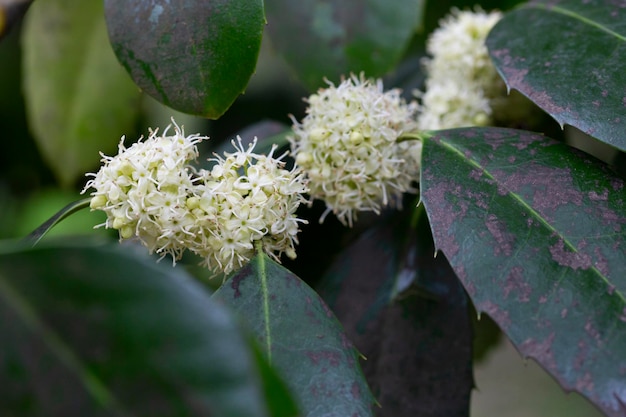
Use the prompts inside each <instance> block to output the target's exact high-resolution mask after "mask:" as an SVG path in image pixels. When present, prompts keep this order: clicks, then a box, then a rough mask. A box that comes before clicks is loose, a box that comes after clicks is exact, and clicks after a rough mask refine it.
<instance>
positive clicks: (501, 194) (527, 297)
mask: <svg viewBox="0 0 626 417" xmlns="http://www.w3.org/2000/svg"><path fill="white" fill-rule="evenodd" d="M422 163H423V165H422V177H421V187H422V199H423V202H424V205H425V206H426V210H427V212H428V216H429V218H430V221H431V224H432V230H433V234H434V237H435V243H436V246H437V248H438V249H440V250H441V251H443V252H444V254H445V255H446V256H447V257H448V259H449V260H450V264H451V265H452V267H453V268H454V269H455V271H456V273H457V275H458V276H459V278H460V279H461V281H462V282H463V284H464V285H465V288H466V289H467V292H468V294H469V295H470V296H471V298H472V299H473V301H474V303H475V305H476V308H477V310H478V311H479V312H486V313H487V314H489V315H490V316H491V317H492V318H493V319H494V320H495V321H496V322H497V323H498V325H499V326H500V327H501V328H502V330H503V331H504V332H505V333H506V334H507V336H508V337H509V338H510V339H511V340H512V341H513V343H515V345H516V346H517V348H518V349H519V350H520V352H521V353H522V354H524V355H526V356H529V357H532V358H534V359H536V360H537V361H538V362H539V363H540V364H541V365H542V366H543V367H544V368H545V369H546V370H547V371H548V372H550V373H551V374H552V375H553V376H554V377H555V378H556V379H557V380H558V381H559V382H560V384H561V385H562V386H563V387H564V388H565V389H566V390H575V391H578V392H580V393H582V394H583V395H585V396H586V397H588V398H589V399H590V400H591V401H592V402H594V403H595V404H596V405H597V406H598V407H599V408H600V409H602V410H603V411H604V412H605V413H606V414H607V415H609V416H623V415H624V412H625V411H626V408H625V404H626V301H625V294H626V274H624V271H626V188H625V187H624V181H623V180H621V179H620V178H618V177H616V176H615V175H614V174H613V173H612V172H610V171H609V170H608V169H607V168H606V167H605V166H604V165H603V164H602V163H600V162H599V161H597V160H595V159H592V158H591V157H589V156H587V155H585V154H583V153H582V152H579V151H576V150H574V149H571V148H569V147H567V146H566V145H564V144H562V143H559V142H556V141H553V140H552V139H549V138H546V137H544V136H542V135H538V134H534V133H530V132H523V131H517V130H507V129H497V128H484V129H480V128H472V129H458V130H449V131H442V132H438V133H436V134H435V136H433V137H432V138H427V139H426V140H425V143H424V150H423V160H422Z"/></svg>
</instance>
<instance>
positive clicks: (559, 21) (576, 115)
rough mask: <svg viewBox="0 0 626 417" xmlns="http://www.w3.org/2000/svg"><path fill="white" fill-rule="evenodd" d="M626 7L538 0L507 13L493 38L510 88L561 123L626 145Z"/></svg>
mask: <svg viewBox="0 0 626 417" xmlns="http://www.w3.org/2000/svg"><path fill="white" fill-rule="evenodd" d="M622 10H623V6H622V8H620V7H619V6H618V5H616V4H613V3H611V2H608V1H600V0H595V1H590V2H580V1H574V0H560V1H547V0H543V1H538V2H532V3H529V4H528V5H525V6H524V7H522V8H520V9H518V10H515V11H513V12H511V13H509V14H507V15H506V16H505V17H504V19H502V20H501V21H500V22H499V23H498V25H497V26H496V27H495V28H494V29H493V31H492V32H491V33H490V35H489V38H488V39H487V45H488V47H489V50H490V54H491V57H492V58H493V60H494V63H495V64H496V66H497V67H498V70H499V71H500V74H502V77H503V78H504V80H505V81H506V83H507V85H508V86H509V87H510V88H513V89H516V90H519V91H520V92H522V94H524V95H525V96H527V97H528V98H530V99H531V100H532V101H534V102H535V104H537V105H538V106H539V107H541V108H542V109H544V110H545V111H546V112H547V113H548V114H550V115H551V116H552V117H554V118H555V119H556V121H557V122H559V124H560V125H561V126H562V125H564V124H569V125H572V126H575V127H577V128H578V129H580V130H582V131H583V132H585V133H588V134H589V135H591V136H593V137H595V138H597V139H600V140H601V141H603V142H606V143H608V144H610V145H613V146H615V147H617V148H619V149H621V150H626V138H625V137H624V131H625V130H626V118H625V117H623V114H624V109H625V108H626V101H625V97H624V85H626V71H624V60H623V56H624V53H625V52H626V26H625V25H624V17H623V11H622ZM557 28H558V29H557Z"/></svg>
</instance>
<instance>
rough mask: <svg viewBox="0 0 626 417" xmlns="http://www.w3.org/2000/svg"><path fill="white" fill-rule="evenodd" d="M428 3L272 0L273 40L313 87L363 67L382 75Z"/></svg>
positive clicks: (269, 6)
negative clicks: (296, 0)
mask: <svg viewBox="0 0 626 417" xmlns="http://www.w3.org/2000/svg"><path fill="white" fill-rule="evenodd" d="M423 3H424V2H423V1H415V0H399V1H398V0H396V1H392V2H390V1H387V0H367V1H365V0H349V1H346V0H343V1H341V0H333V1H320V0H303V1H298V2H294V1H290V0H267V1H266V2H265V7H266V11H267V17H268V30H269V34H270V36H271V38H272V44H273V45H274V46H275V47H276V48H277V49H278V51H279V52H280V53H281V54H282V55H283V57H284V58H285V60H286V61H287V63H288V64H289V65H290V66H291V67H292V68H293V69H294V70H295V72H296V75H297V76H298V78H299V79H300V80H301V81H302V82H304V84H305V85H306V86H307V87H308V88H309V89H310V90H315V89H316V88H317V87H320V86H323V85H325V84H324V77H326V78H328V79H329V80H331V81H334V82H337V81H339V79H340V76H341V75H348V74H349V73H350V72H355V73H358V72H361V71H364V72H365V74H366V75H367V76H370V77H379V76H382V75H384V74H385V73H386V72H388V71H390V70H391V69H392V68H393V67H394V65H395V64H396V63H397V62H398V61H399V60H400V58H401V57H402V53H403V52H404V51H405V49H406V47H407V46H408V42H409V40H410V38H411V36H412V35H413V33H414V31H415V29H416V28H417V27H418V26H419V23H420V22H419V17H420V16H421V10H422V7H423Z"/></svg>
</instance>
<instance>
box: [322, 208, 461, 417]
mask: <svg viewBox="0 0 626 417" xmlns="http://www.w3.org/2000/svg"><path fill="white" fill-rule="evenodd" d="M409 204H410V205H409ZM407 206H408V207H407V209H406V211H405V212H404V213H402V215H398V214H399V213H386V214H387V215H386V216H385V218H384V219H381V220H382V221H380V222H378V223H377V224H376V225H375V226H373V227H371V228H369V229H367V230H366V231H364V232H363V233H362V234H361V236H359V238H358V239H356V240H355V241H354V242H353V243H352V244H351V245H349V246H348V247H347V248H346V249H345V250H344V251H343V252H342V253H341V256H339V257H338V258H337V260H336V261H335V262H334V263H333V265H332V266H331V267H330V268H329V271H328V273H327V274H326V275H325V276H324V279H323V280H322V282H321V283H320V285H319V287H318V288H319V291H320V294H321V295H322V296H323V297H324V298H325V299H327V300H329V301H330V302H331V304H330V306H331V308H332V309H333V311H335V312H336V314H337V316H338V318H339V319H340V320H341V322H342V323H343V324H344V326H345V328H346V332H347V334H348V335H349V337H350V339H351V340H353V341H354V343H355V345H356V346H357V348H358V349H359V351H360V352H361V353H362V354H363V355H364V356H365V357H366V358H367V361H364V362H363V370H364V372H365V375H366V377H367V381H368V383H369V385H370V387H371V388H372V391H373V392H374V394H375V397H376V398H377V400H378V401H379V402H380V403H381V405H382V407H381V409H380V410H379V412H378V413H377V415H379V416H382V417H387V416H388V417H410V416H416V415H423V414H425V413H427V412H428V410H437V412H438V413H439V415H445V416H463V415H467V410H468V406H469V402H470V392H471V390H472V386H473V376H472V366H471V365H472V329H471V322H470V321H471V320H470V316H469V315H468V314H467V313H468V304H469V300H468V298H467V295H466V293H465V291H464V289H463V287H462V286H461V284H460V283H459V280H458V279H457V278H456V276H455V274H454V271H453V270H452V268H451V267H450V265H449V264H448V262H447V260H446V258H445V256H442V255H439V256H437V257H434V256H433V253H434V246H433V241H432V238H431V236H430V226H429V224H428V219H427V217H426V213H425V211H424V207H423V206H422V205H420V206H419V207H416V208H415V205H414V201H410V202H408V203H407ZM411 207H414V208H413V209H411ZM392 214H395V215H392ZM451 341H454V343H451ZM424 387H428V389H424Z"/></svg>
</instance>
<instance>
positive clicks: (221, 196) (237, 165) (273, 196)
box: [190, 137, 308, 273]
mask: <svg viewBox="0 0 626 417" xmlns="http://www.w3.org/2000/svg"><path fill="white" fill-rule="evenodd" d="M233 145H234V146H235V148H236V152H233V153H225V154H224V157H221V156H216V158H215V159H213V161H214V162H216V165H215V166H214V167H213V169H212V170H211V171H204V172H203V173H202V179H203V181H200V182H199V183H198V186H197V187H196V189H195V190H196V193H197V197H198V199H199V201H200V204H199V208H198V212H199V214H198V215H199V217H200V218H204V219H207V220H208V224H207V227H206V229H205V234H204V235H202V236H201V237H200V238H199V239H198V241H197V244H195V245H193V246H191V247H190V249H191V250H192V251H194V252H195V253H197V254H199V255H200V256H202V257H203V258H204V263H205V264H206V265H207V266H208V267H209V269H211V270H218V269H219V270H222V271H224V272H225V273H229V272H231V271H233V270H235V269H238V268H240V267H241V266H243V265H244V264H245V263H246V262H248V261H249V260H250V258H252V257H253V256H254V253H255V252H254V242H255V241H258V240H261V241H262V247H263V250H264V251H265V252H266V253H267V254H268V255H270V256H272V257H273V258H274V259H276V260H278V259H279V257H280V255H281V254H282V253H285V254H286V255H287V256H289V257H291V258H295V256H296V254H295V244H296V243H297V242H298V239H297V233H298V231H299V224H300V223H306V221H305V220H302V219H299V218H298V217H297V216H296V210H297V209H298V206H299V205H300V204H301V203H302V202H305V201H306V200H305V198H304V196H303V194H304V193H306V192H307V191H308V189H307V186H306V181H305V179H304V175H303V174H302V172H301V171H300V169H299V168H297V167H294V168H293V169H291V170H287V169H285V168H284V165H285V163H284V162H283V161H282V158H283V157H284V156H285V155H283V156H281V157H279V158H274V157H273V153H274V151H275V147H274V148H272V151H271V152H270V154H269V155H267V156H266V155H260V154H256V153H253V150H254V147H255V145H256V139H255V140H254V142H253V143H252V144H251V145H250V146H248V148H247V149H245V148H244V146H243V144H242V143H241V138H239V137H238V138H237V142H235V141H233Z"/></svg>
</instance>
